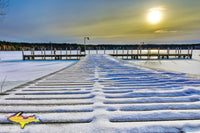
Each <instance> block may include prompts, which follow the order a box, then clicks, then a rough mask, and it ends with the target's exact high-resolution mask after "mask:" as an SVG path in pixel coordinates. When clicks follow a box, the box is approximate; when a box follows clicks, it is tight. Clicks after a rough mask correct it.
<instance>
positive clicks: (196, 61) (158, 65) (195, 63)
mask: <svg viewBox="0 0 200 133" xmlns="http://www.w3.org/2000/svg"><path fill="white" fill-rule="evenodd" d="M128 62H129V63H131V64H134V65H140V66H145V67H150V68H155V69H160V70H165V71H171V72H178V73H186V74H189V75H190V76H196V77H200V50H194V51H193V58H192V60H190V59H170V60H128Z"/></svg>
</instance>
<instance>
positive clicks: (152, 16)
mask: <svg viewBox="0 0 200 133" xmlns="http://www.w3.org/2000/svg"><path fill="white" fill-rule="evenodd" d="M160 20H161V13H160V12H159V11H152V12H150V13H149V21H150V22H151V23H158V22H159V21H160Z"/></svg>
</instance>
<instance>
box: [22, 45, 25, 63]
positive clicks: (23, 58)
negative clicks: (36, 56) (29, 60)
mask: <svg viewBox="0 0 200 133" xmlns="http://www.w3.org/2000/svg"><path fill="white" fill-rule="evenodd" d="M22 57H23V60H25V57H24V49H23V48H22Z"/></svg>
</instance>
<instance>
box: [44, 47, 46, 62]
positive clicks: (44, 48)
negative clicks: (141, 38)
mask: <svg viewBox="0 0 200 133" xmlns="http://www.w3.org/2000/svg"><path fill="white" fill-rule="evenodd" d="M44 60H46V48H44Z"/></svg>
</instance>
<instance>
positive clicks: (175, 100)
mask: <svg viewBox="0 0 200 133" xmlns="http://www.w3.org/2000/svg"><path fill="white" fill-rule="evenodd" d="M198 86H200V81H199V80H198V79H193V78H189V77H186V76H185V74H180V73H171V72H165V71H161V70H159V71H156V70H151V69H143V68H141V67H138V66H134V65H130V64H128V63H127V62H124V61H122V60H119V59H116V58H113V57H111V56H109V55H87V56H86V57H85V58H83V59H81V60H80V61H79V62H77V63H76V64H75V65H73V66H71V67H69V68H65V69H63V70H61V71H59V72H56V73H54V74H51V75H48V76H45V77H43V78H40V79H38V80H35V81H33V82H30V83H28V84H25V85H22V86H19V87H17V88H15V89H12V90H10V91H7V92H6V93H4V94H3V95H0V129H1V131H0V132H13V133H16V132H29V133H39V132H44V133H53V132H152V131H158V132H184V129H185V128H186V127H187V126H189V127H193V128H194V127H199V125H200V112H199V110H200V105H199V98H200V93H199V89H198V88H197V87H198ZM20 111H23V112H24V115H25V116H26V115H28V116H30V115H36V116H39V117H40V119H41V123H36V124H29V125H26V126H25V128H24V129H21V128H20V126H19V124H13V123H12V122H10V121H8V120H7V118H6V117H5V116H11V115H13V114H14V113H17V112H20Z"/></svg>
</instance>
